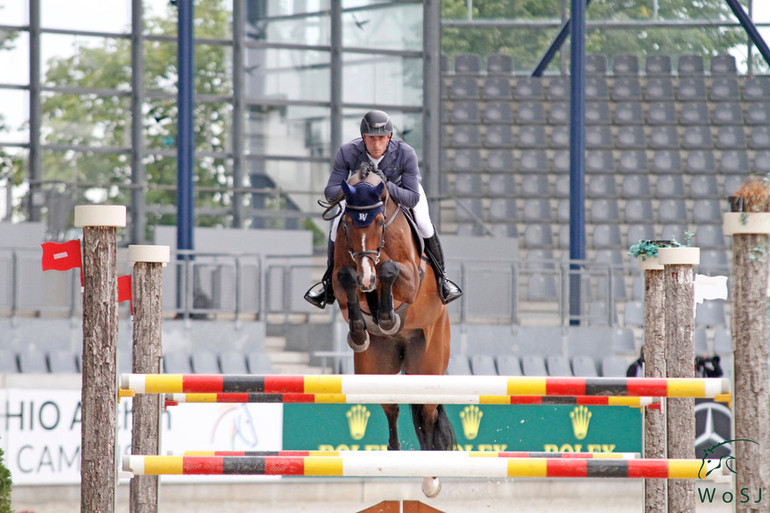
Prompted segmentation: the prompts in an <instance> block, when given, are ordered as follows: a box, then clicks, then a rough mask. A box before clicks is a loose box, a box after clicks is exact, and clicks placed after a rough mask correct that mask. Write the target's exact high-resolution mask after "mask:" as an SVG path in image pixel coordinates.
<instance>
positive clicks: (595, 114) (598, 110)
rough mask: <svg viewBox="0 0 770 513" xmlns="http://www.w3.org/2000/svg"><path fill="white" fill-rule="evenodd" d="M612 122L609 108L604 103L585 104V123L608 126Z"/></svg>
mask: <svg viewBox="0 0 770 513" xmlns="http://www.w3.org/2000/svg"><path fill="white" fill-rule="evenodd" d="M611 122H612V116H611V115H610V106H609V105H608V104H607V102H605V101H599V102H586V123H588V124H593V125H608V124H610V123H611Z"/></svg>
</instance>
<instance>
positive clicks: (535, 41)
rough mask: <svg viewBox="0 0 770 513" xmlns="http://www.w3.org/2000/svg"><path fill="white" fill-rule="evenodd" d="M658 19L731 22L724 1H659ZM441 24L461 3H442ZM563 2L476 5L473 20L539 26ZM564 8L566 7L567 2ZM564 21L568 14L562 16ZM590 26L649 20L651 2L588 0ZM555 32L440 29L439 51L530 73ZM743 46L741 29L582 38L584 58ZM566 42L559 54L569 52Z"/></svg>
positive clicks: (594, 32)
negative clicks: (501, 56)
mask: <svg viewBox="0 0 770 513" xmlns="http://www.w3.org/2000/svg"><path fill="white" fill-rule="evenodd" d="M658 3H659V8H658V19H662V20H692V19H707V20H727V21H735V17H734V16H733V14H732V11H730V9H729V7H728V6H727V3H726V2H725V1H724V0H700V1H697V2H693V1H691V0H666V1H660V2H658ZM441 5H442V16H443V18H445V19H465V18H466V17H467V10H466V2H465V0H443V1H442V3H441ZM561 5H562V0H522V1H518V2H509V1H506V0H476V1H474V3H473V13H472V14H473V17H474V18H475V19H516V20H523V21H526V20H529V21H533V20H543V19H551V20H553V19H557V20H558V19H560V16H561ZM568 7H569V2H568ZM567 15H569V12H567ZM586 15H587V18H588V19H589V20H607V21H610V20H612V21H622V20H642V21H644V20H652V19H653V0H593V1H592V2H591V3H590V5H589V7H588V9H587V11H586ZM557 32H558V29H555V28H550V29H543V28H530V29H526V28H522V29H502V28H491V29H470V28H462V29H458V28H445V29H444V30H443V32H442V43H441V44H442V50H443V51H444V52H445V53H447V54H448V55H450V57H451V56H453V55H456V54H458V53H463V52H474V53H478V54H480V55H488V54H490V53H495V52H502V53H507V54H510V55H512V56H513V58H514V64H515V66H516V68H517V69H521V70H532V69H534V67H535V65H536V64H537V63H538V62H539V60H540V58H541V57H542V55H543V53H544V52H545V50H546V48H547V47H548V45H549V44H550V43H551V41H552V40H553V38H554V37H555V36H556V34H557ZM745 41H746V36H745V33H744V32H743V30H742V29H741V28H733V29H725V28H706V29H703V28H692V29H687V28H682V29H672V28H658V29H655V28H652V29H649V28H639V29H628V28H622V29H613V28H602V29H589V30H588V31H587V33H586V52H587V53H600V54H605V55H616V54H622V53H631V54H636V55H638V56H640V57H643V56H645V55H648V54H656V53H668V54H672V55H682V54H699V55H704V56H708V55H715V54H718V53H727V51H728V50H730V49H732V48H735V47H736V46H737V45H739V44H741V43H744V42H745ZM568 49H569V40H567V41H566V42H565V44H564V45H563V47H562V51H568ZM549 69H550V70H557V69H558V61H557V60H556V59H555V60H554V61H552V62H551V64H550V67H549Z"/></svg>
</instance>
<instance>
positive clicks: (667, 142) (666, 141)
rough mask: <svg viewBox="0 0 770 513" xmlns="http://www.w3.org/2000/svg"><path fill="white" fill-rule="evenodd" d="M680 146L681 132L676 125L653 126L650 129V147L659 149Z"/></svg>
mask: <svg viewBox="0 0 770 513" xmlns="http://www.w3.org/2000/svg"><path fill="white" fill-rule="evenodd" d="M678 147H679V133H678V132H677V127H676V126H675V125H659V126H653V127H652V128H651V130H650V148H652V149H655V150H658V149H665V148H678Z"/></svg>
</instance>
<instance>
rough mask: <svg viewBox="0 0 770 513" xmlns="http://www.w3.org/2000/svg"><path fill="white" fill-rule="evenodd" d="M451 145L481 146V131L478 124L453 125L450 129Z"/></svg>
mask: <svg viewBox="0 0 770 513" xmlns="http://www.w3.org/2000/svg"><path fill="white" fill-rule="evenodd" d="M452 146H456V147H460V148H477V147H479V146H481V132H480V131H479V127H478V125H455V127H454V129H453V130H452Z"/></svg>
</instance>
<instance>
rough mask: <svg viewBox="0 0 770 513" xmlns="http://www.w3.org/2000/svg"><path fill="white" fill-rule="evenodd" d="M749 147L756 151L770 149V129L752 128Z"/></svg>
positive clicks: (764, 127) (762, 127)
mask: <svg viewBox="0 0 770 513" xmlns="http://www.w3.org/2000/svg"><path fill="white" fill-rule="evenodd" d="M749 145H750V146H751V148H752V149H755V150H764V149H768V148H770V127H767V126H757V125H755V126H752V127H751V138H750V140H749Z"/></svg>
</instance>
